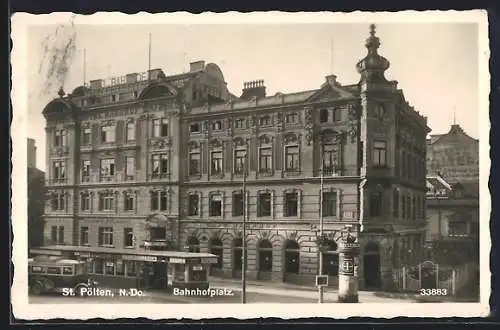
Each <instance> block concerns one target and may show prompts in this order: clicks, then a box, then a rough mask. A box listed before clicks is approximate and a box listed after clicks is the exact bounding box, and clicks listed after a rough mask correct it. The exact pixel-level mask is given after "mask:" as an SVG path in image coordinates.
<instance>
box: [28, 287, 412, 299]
mask: <svg viewBox="0 0 500 330" xmlns="http://www.w3.org/2000/svg"><path fill="white" fill-rule="evenodd" d="M212 288H215V289H217V288H221V289H228V290H230V291H231V293H232V295H230V296H214V297H200V296H190V297H187V296H180V295H174V294H172V293H167V292H164V291H144V292H143V295H142V296H136V297H130V296H128V297H127V296H120V295H119V294H118V291H117V290H115V291H114V292H115V295H114V297H81V298H75V297H63V296H62V295H58V294H51V295H44V296H36V297H33V296H30V298H29V301H30V303H32V304H39V303H40V304H66V303H73V304H79V303H91V304H99V303H100V304H110V303H111V304H113V303H120V304H185V303H240V302H241V287H240V286H239V284H238V283H234V282H228V283H226V282H222V283H221V282H215V283H213V285H212ZM359 300H360V303H381V302H382V303H383V302H386V303H394V302H412V300H411V299H406V300H403V299H400V298H394V297H378V296H376V295H374V294H373V293H372V292H363V291H361V292H360V293H359ZM317 302H318V293H317V291H315V289H314V288H311V287H300V286H291V287H279V286H277V287H274V286H271V285H269V284H267V285H262V284H248V285H247V303H317ZM324 302H325V303H336V302H337V292H336V291H334V290H332V289H327V290H325V293H324Z"/></svg>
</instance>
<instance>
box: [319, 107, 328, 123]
mask: <svg viewBox="0 0 500 330" xmlns="http://www.w3.org/2000/svg"><path fill="white" fill-rule="evenodd" d="M327 121H328V110H327V109H321V110H320V111H319V122H320V123H326V122H327Z"/></svg>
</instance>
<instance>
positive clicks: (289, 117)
mask: <svg viewBox="0 0 500 330" xmlns="http://www.w3.org/2000/svg"><path fill="white" fill-rule="evenodd" d="M298 121H299V115H298V114H297V113H296V112H290V113H287V114H286V115H285V123H287V124H295V123H297V122H298Z"/></svg>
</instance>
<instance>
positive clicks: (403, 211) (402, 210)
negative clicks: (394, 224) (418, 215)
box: [401, 196, 406, 219]
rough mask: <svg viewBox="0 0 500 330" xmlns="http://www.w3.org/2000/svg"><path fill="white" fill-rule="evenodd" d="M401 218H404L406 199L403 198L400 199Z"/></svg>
mask: <svg viewBox="0 0 500 330" xmlns="http://www.w3.org/2000/svg"><path fill="white" fill-rule="evenodd" d="M401 218H402V219H405V218H406V198H405V197H404V196H403V198H402V199H401Z"/></svg>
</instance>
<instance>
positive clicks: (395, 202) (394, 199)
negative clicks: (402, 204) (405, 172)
mask: <svg viewBox="0 0 500 330" xmlns="http://www.w3.org/2000/svg"><path fill="white" fill-rule="evenodd" d="M392 202H393V204H392V215H393V216H394V217H395V218H397V217H399V193H398V191H397V190H394V192H393V193H392Z"/></svg>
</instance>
